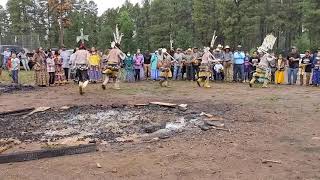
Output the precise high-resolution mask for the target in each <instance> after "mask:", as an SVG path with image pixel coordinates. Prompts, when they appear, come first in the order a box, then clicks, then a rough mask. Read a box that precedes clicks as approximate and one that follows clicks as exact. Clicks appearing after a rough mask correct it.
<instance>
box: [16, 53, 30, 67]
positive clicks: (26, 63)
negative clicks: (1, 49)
mask: <svg viewBox="0 0 320 180" xmlns="http://www.w3.org/2000/svg"><path fill="white" fill-rule="evenodd" d="M18 57H20V60H21V62H22V65H23V68H24V70H25V71H30V67H29V60H28V56H27V53H26V52H25V51H24V50H22V51H21V52H20V53H19V54H18Z"/></svg>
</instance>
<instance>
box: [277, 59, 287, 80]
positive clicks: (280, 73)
mask: <svg viewBox="0 0 320 180" xmlns="http://www.w3.org/2000/svg"><path fill="white" fill-rule="evenodd" d="M285 66H286V60H285V59H284V58H283V56H282V54H279V56H278V59H277V62H276V73H275V83H276V84H283V83H284V70H285Z"/></svg>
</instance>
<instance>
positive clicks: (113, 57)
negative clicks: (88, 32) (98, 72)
mask: <svg viewBox="0 0 320 180" xmlns="http://www.w3.org/2000/svg"><path fill="white" fill-rule="evenodd" d="M125 57H126V56H125V54H124V53H123V52H122V51H121V50H120V44H119V43H116V44H115V46H114V47H113V48H112V49H111V50H110V52H109V54H108V56H107V60H108V62H107V67H106V70H105V71H104V72H103V73H105V74H106V79H105V80H104V82H103V84H102V89H103V90H105V89H106V86H107V84H108V82H109V80H110V78H113V82H115V84H114V89H120V86H119V81H120V80H119V78H118V75H119V70H120V66H121V63H122V61H123V60H124V59H125Z"/></svg>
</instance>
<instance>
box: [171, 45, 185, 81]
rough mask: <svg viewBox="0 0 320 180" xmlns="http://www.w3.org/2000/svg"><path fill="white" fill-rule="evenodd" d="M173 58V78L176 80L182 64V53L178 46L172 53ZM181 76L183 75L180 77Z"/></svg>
mask: <svg viewBox="0 0 320 180" xmlns="http://www.w3.org/2000/svg"><path fill="white" fill-rule="evenodd" d="M173 58H174V72H173V79H174V80H178V79H179V78H180V74H181V71H182V66H183V62H182V61H183V59H184V54H183V53H182V52H181V49H180V48H177V51H176V52H175V53H174V55H173ZM182 78H183V77H182Z"/></svg>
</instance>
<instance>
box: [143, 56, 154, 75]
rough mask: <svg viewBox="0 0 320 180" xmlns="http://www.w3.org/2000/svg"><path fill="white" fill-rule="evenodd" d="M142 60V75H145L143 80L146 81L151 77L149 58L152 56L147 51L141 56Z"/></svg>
mask: <svg viewBox="0 0 320 180" xmlns="http://www.w3.org/2000/svg"><path fill="white" fill-rule="evenodd" d="M143 58H144V63H143V69H144V74H145V78H146V79H147V80H148V79H150V77H151V58H152V55H151V53H150V52H149V50H146V51H145V53H144V54H143Z"/></svg>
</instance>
